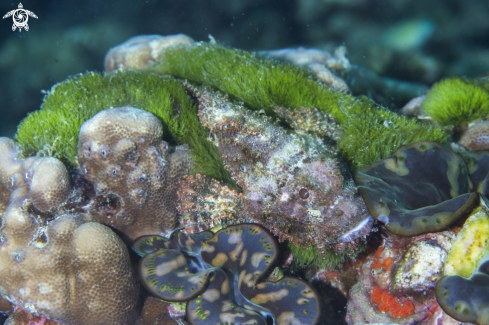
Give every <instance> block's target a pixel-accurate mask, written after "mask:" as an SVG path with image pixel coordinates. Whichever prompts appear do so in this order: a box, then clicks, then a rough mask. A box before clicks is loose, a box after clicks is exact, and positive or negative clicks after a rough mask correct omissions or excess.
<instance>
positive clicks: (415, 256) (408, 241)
mask: <svg viewBox="0 0 489 325" xmlns="http://www.w3.org/2000/svg"><path fill="white" fill-rule="evenodd" d="M454 237H455V236H454V233H453V231H444V232H439V233H434V234H426V235H420V236H416V237H408V238H404V237H398V236H395V235H391V236H389V237H387V238H385V239H384V240H383V242H382V244H381V245H380V247H379V248H378V249H377V250H376V252H375V254H374V255H373V256H372V255H370V256H368V257H367V262H366V263H365V264H364V265H363V266H362V271H361V274H360V276H359V279H358V282H357V283H356V284H355V285H354V286H353V288H352V289H351V291H350V292H349V296H348V297H349V301H348V311H347V318H346V319H347V322H348V324H366V323H389V324H413V325H414V324H436V319H437V318H436V316H434V313H435V310H436V309H437V307H438V305H437V303H436V300H435V294H434V291H435V290H434V287H435V283H436V281H437V280H438V279H439V278H440V277H441V272H442V269H443V264H444V262H445V260H446V258H447V254H448V250H449V248H450V245H451V241H452V240H453V238H454Z"/></svg>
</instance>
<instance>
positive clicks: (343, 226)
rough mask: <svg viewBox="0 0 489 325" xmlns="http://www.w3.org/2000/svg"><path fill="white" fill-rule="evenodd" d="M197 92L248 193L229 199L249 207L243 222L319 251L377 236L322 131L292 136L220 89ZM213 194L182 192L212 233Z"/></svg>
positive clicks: (186, 208) (185, 207)
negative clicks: (372, 233) (358, 239)
mask: <svg viewBox="0 0 489 325" xmlns="http://www.w3.org/2000/svg"><path fill="white" fill-rule="evenodd" d="M192 91H193V93H194V95H195V96H196V97H197V99H198V101H199V117H200V120H201V122H202V125H203V126H204V127H206V128H207V129H208V130H209V140H210V141H212V142H213V143H214V144H215V146H216V147H217V148H218V150H219V153H220V154H221V157H222V159H223V161H224V164H225V166H226V169H227V170H228V171H229V172H230V174H231V176H232V178H233V179H234V180H235V181H236V183H237V184H238V185H239V186H240V187H241V188H242V191H243V192H242V194H239V195H238V194H237V193H236V194H235V195H227V196H226V199H228V200H234V201H236V202H235V203H234V204H230V203H227V205H230V206H233V208H234V209H235V210H236V208H237V207H239V208H240V209H241V211H238V213H237V217H238V218H244V219H245V220H247V221H252V222H257V223H260V224H262V225H264V226H265V227H266V228H267V229H270V230H271V231H272V232H273V233H274V234H275V235H277V236H279V240H280V241H283V240H286V239H287V240H289V241H290V242H293V243H294V244H295V245H302V246H304V247H307V246H310V245H313V246H314V247H315V248H316V249H317V250H318V251H319V252H324V251H325V249H327V248H328V247H329V246H328V245H333V244H337V243H340V242H351V241H354V240H355V239H357V238H360V237H363V236H365V235H367V234H368V233H369V231H370V228H371V226H372V221H373V220H372V219H371V217H370V216H369V215H368V213H367V212H366V207H365V206H364V203H363V201H362V199H361V198H360V197H359V196H358V194H357V192H356V187H355V184H354V183H353V180H352V179H351V178H350V176H349V175H348V174H345V175H343V174H342V172H341V161H340V160H339V159H338V158H337V157H335V149H334V147H332V146H329V145H327V144H325V143H324V142H323V140H322V139H321V138H320V137H318V136H316V135H314V134H307V133H304V132H302V133H288V132H287V131H286V130H285V129H284V128H282V127H280V126H278V125H275V124H274V123H272V122H271V119H270V118H267V117H266V116H262V115H260V114H259V113H257V112H253V111H249V110H247V109H246V108H244V107H243V106H240V105H237V104H234V103H233V102H231V101H230V100H228V99H227V98H226V97H225V96H223V95H221V94H220V93H218V92H213V91H210V90H209V89H206V88H203V89H201V90H197V89H195V88H194V89H192ZM331 134H332V135H333V134H334V132H331ZM182 188H185V189H187V188H188V189H190V186H183V187H182ZM199 188H200V187H199ZM192 194H195V195H194V196H193V197H192ZM208 194H210V193H209V192H207V194H206V193H205V192H204V193H200V192H193V193H192V192H190V193H189V192H182V193H181V194H179V199H180V207H179V210H180V211H181V212H184V213H187V214H193V215H194V216H195V217H194V218H195V220H203V221H204V222H206V223H207V226H206V227H204V229H208V228H210V223H211V222H212V218H211V217H212V216H214V215H215V213H214V209H215V205H216V204H215V202H214V198H213V196H210V195H208ZM225 215H226V216H227V217H229V218H230V219H231V218H233V217H235V215H234V214H230V213H226V214H225ZM206 216H207V217H206ZM221 217H222V216H221ZM230 221H231V222H232V223H236V222H235V221H234V220H232V219H231V220H227V221H226V222H230Z"/></svg>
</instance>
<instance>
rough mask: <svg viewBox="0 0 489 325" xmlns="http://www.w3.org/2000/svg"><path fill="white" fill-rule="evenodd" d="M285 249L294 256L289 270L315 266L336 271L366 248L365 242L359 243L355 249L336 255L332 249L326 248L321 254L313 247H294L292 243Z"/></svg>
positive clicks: (346, 249)
mask: <svg viewBox="0 0 489 325" xmlns="http://www.w3.org/2000/svg"><path fill="white" fill-rule="evenodd" d="M287 248H288V249H289V250H290V252H291V253H292V256H294V259H293V261H292V264H291V265H290V268H291V270H293V271H296V270H299V269H302V268H305V267H307V266H317V267H319V268H322V269H336V268H339V267H340V266H341V265H343V263H344V262H345V261H347V260H350V259H355V258H356V257H357V255H358V254H360V253H361V252H363V251H364V250H365V248H366V245H365V242H363V241H360V242H359V243H358V245H357V248H355V249H351V248H349V247H347V248H345V249H344V250H343V251H341V252H340V253H336V252H335V251H334V249H333V248H332V247H330V248H327V249H326V251H325V253H324V254H323V253H321V252H320V251H319V250H318V249H317V247H315V246H308V247H303V246H296V245H294V244H293V243H290V242H289V243H287Z"/></svg>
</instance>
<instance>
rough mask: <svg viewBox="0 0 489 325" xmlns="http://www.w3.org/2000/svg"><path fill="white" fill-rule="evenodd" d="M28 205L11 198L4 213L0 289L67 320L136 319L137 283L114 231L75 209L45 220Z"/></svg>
mask: <svg viewBox="0 0 489 325" xmlns="http://www.w3.org/2000/svg"><path fill="white" fill-rule="evenodd" d="M28 210H29V207H28V203H25V202H24V203H22V202H13V203H12V204H10V205H9V207H8V208H7V211H6V212H5V214H4V215H3V219H2V229H1V238H2V241H1V243H0V293H1V295H2V296H3V297H5V298H6V299H8V300H9V301H11V302H12V303H14V304H16V305H20V306H21V307H23V308H24V309H26V310H27V311H29V312H30V313H32V314H35V315H40V316H44V317H46V318H49V319H53V320H56V321H60V322H62V323H63V324H65V325H88V324H90V325H95V324H100V325H102V324H104V325H106V324H114V325H116V324H132V323H133V322H134V321H135V318H136V316H137V315H136V305H137V300H138V297H139V284H138V282H137V280H136V276H135V274H134V271H133V269H132V267H131V263H130V259H129V254H128V251H127V248H126V247H125V245H124V244H123V243H122V241H121V240H120V239H119V238H118V237H117V236H116V235H115V233H114V232H113V231H112V230H110V229H109V228H108V227H106V226H103V225H101V224H98V223H85V224H80V222H79V220H78V219H77V218H76V217H74V216H71V215H64V216H61V217H58V218H56V219H55V220H53V221H51V222H49V223H46V222H43V220H41V219H40V218H35V217H34V216H33V215H31V214H29V213H28Z"/></svg>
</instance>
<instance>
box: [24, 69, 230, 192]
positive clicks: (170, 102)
mask: <svg viewBox="0 0 489 325" xmlns="http://www.w3.org/2000/svg"><path fill="white" fill-rule="evenodd" d="M121 106H132V107H136V108H141V109H144V110H146V111H148V112H151V113H153V114H154V115H156V116H157V117H158V118H159V119H160V121H161V122H162V124H163V128H164V139H165V140H167V141H169V142H172V143H175V142H176V143H177V144H183V143H186V144H188V145H189V146H190V148H191V149H192V151H191V154H192V157H193V160H194V170H193V171H194V172H195V173H199V174H204V175H207V176H210V177H212V178H215V179H217V180H220V181H224V182H225V183H227V184H230V185H231V186H234V182H233V181H232V180H231V177H230V175H229V173H228V172H227V171H226V169H225V168H224V164H223V162H222V160H221V157H220V155H219V153H218V152H217V149H216V148H215V147H214V146H213V145H212V143H210V142H209V141H207V140H206V137H207V133H206V131H205V129H204V128H203V127H202V126H201V124H200V122H199V119H198V116H197V107H196V106H195V104H194V103H193V102H192V101H191V100H190V99H189V97H188V95H187V93H186V92H185V89H184V88H183V86H182V85H181V84H180V83H179V82H178V81H175V80H165V79H163V78H161V77H160V76H154V75H150V74H147V73H142V72H135V71H124V72H116V73H112V74H107V75H102V74H100V73H95V72H89V73H85V74H80V75H77V76H75V77H73V78H70V79H68V80H66V81H63V82H61V83H59V84H56V85H54V86H53V87H52V88H51V90H50V91H48V92H47V93H46V95H45V97H44V102H43V104H42V106H41V109H40V110H37V111H35V112H33V113H31V114H29V115H28V116H27V117H26V118H25V119H24V120H22V122H21V123H20V125H19V127H18V130H17V134H16V135H15V138H16V140H17V142H18V143H19V145H20V146H21V148H22V151H23V153H24V155H25V156H32V155H36V154H37V155H41V156H43V155H44V156H54V157H57V158H59V159H61V160H62V161H63V162H64V163H66V164H67V165H68V166H70V167H77V166H78V162H77V153H78V149H77V146H78V133H79V130H80V127H81V125H82V124H83V122H85V121H86V120H88V119H90V118H91V117H92V116H94V115H95V114H97V113H98V112H100V111H102V110H104V109H108V108H111V107H121Z"/></svg>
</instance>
